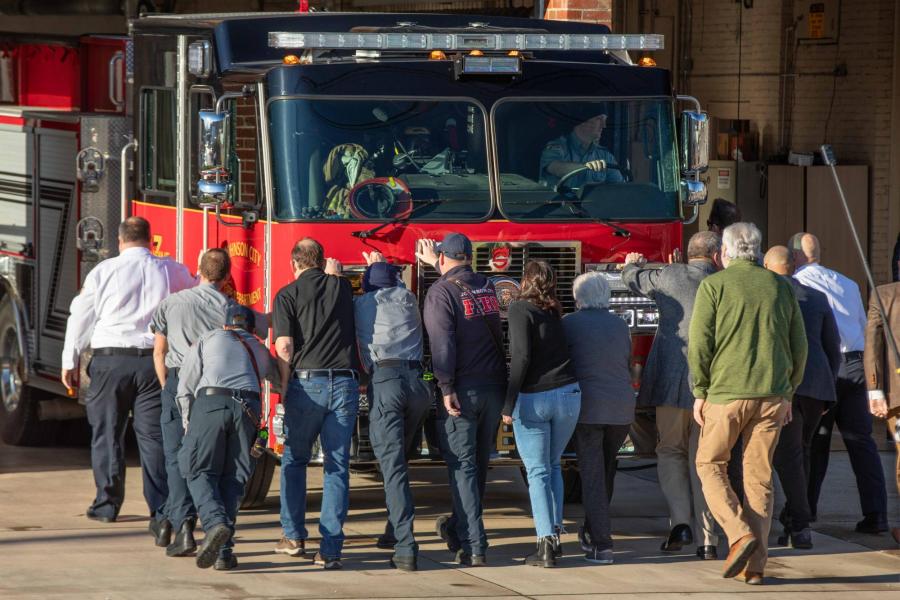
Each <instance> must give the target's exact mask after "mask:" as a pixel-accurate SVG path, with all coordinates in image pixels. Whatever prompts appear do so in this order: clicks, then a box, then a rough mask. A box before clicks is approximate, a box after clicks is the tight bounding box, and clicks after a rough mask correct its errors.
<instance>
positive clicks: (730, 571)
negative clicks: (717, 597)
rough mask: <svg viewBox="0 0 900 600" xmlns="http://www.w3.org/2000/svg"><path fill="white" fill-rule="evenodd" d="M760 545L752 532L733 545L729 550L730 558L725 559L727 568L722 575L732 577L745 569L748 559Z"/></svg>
mask: <svg viewBox="0 0 900 600" xmlns="http://www.w3.org/2000/svg"><path fill="white" fill-rule="evenodd" d="M758 545H759V542H758V541H757V539H756V538H755V537H754V536H753V534H752V533H748V534H747V535H745V536H744V537H742V538H741V539H739V540H738V541H736V542H735V543H733V544H732V545H731V548H730V549H729V550H728V558H726V559H725V570H724V571H722V577H725V578H726V579H730V578H732V577H734V576H735V575H737V574H738V573H740V572H741V571H743V570H744V567H746V566H747V561H748V560H750V556H751V555H752V554H753V552H754V551H755V550H756V547H757V546H758Z"/></svg>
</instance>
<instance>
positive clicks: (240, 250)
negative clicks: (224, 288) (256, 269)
mask: <svg viewBox="0 0 900 600" xmlns="http://www.w3.org/2000/svg"><path fill="white" fill-rule="evenodd" d="M228 254H229V256H232V257H234V256H240V257H241V258H246V259H247V260H249V261H250V262H252V263H253V264H254V265H256V266H259V265H260V264H261V263H262V254H261V253H260V251H259V250H257V249H256V248H254V247H253V246H251V245H249V244H248V243H247V242H229V243H228Z"/></svg>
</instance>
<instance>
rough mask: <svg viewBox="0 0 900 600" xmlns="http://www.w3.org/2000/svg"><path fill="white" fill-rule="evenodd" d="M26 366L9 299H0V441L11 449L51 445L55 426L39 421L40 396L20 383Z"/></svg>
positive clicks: (52, 423)
mask: <svg viewBox="0 0 900 600" xmlns="http://www.w3.org/2000/svg"><path fill="white" fill-rule="evenodd" d="M24 369H25V365H24V364H23V359H22V357H21V356H20V355H19V342H18V337H17V334H16V321H15V317H14V316H13V306H12V299H11V298H10V297H9V296H4V297H3V298H2V299H0V405H2V406H0V438H2V439H3V442H4V443H6V444H9V445H11V446H37V445H43V444H50V443H52V442H53V434H54V433H55V426H56V425H57V423H56V422H53V421H41V420H39V419H38V410H37V408H38V405H37V403H38V401H39V400H40V397H41V392H39V391H38V390H35V389H33V388H30V387H28V386H26V385H24V384H23V383H22V373H23V372H24Z"/></svg>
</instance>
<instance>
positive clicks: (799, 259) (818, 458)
mask: <svg viewBox="0 0 900 600" xmlns="http://www.w3.org/2000/svg"><path fill="white" fill-rule="evenodd" d="M790 247H791V249H792V250H793V251H794V260H795V262H796V264H797V271H796V272H795V273H794V278H796V279H797V280H798V281H799V282H800V283H802V284H803V285H806V286H809V287H811V288H814V289H816V290H819V291H820V292H822V293H824V294H825V296H826V297H827V298H828V303H829V304H830V305H831V310H832V312H833V313H834V319H835V321H837V327H838V333H839V334H840V337H841V353H842V354H843V361H842V362H841V367H840V369H839V370H838V376H837V386H836V387H837V402H836V403H835V404H834V405H833V406H832V407H831V408H830V409H829V410H828V411H826V412H825V414H824V415H823V416H822V420H821V422H820V423H819V429H818V431H817V432H816V436H815V437H814V438H813V442H812V447H811V449H810V462H811V465H810V473H809V507H810V509H811V511H812V514H813V516H815V514H816V505H817V504H818V500H819V492H820V491H821V489H822V481H823V480H824V479H825V471H826V470H827V469H828V457H829V453H830V451H831V431H832V429H833V428H834V425H835V424H837V426H838V429H839V430H840V432H841V437H842V438H843V439H844V445H845V446H846V447H847V454H848V455H849V456H850V465H851V466H852V467H853V473H854V475H855V476H856V488H857V490H858V491H859V501H860V505H861V508H862V513H863V519H862V521H860V522H859V523H857V524H856V530H857V531H859V532H860V533H872V534H877V533H882V532H884V531H887V491H886V487H885V483H884V471H883V469H882V466H881V458H880V457H879V456H878V448H877V446H876V445H875V440H874V439H873V438H872V415H871V414H870V413H869V403H868V398H867V396H866V377H865V370H864V367H863V350H864V349H865V346H866V309H865V307H864V306H863V301H862V297H861V296H860V292H859V286H858V285H856V282H854V281H853V280H852V279H849V278H848V277H845V276H844V275H841V274H840V273H838V272H837V271H833V270H831V269H827V268H825V267H823V266H822V265H821V264H819V259H820V257H821V247H820V245H819V240H818V239H817V238H816V236H814V235H812V234H810V233H798V234H796V235H794V236H793V237H792V238H791V242H790Z"/></svg>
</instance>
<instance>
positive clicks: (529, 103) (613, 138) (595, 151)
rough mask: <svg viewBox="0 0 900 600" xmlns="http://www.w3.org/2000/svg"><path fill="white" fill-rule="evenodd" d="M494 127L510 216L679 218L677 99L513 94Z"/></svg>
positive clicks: (496, 113) (498, 108)
mask: <svg viewBox="0 0 900 600" xmlns="http://www.w3.org/2000/svg"><path fill="white" fill-rule="evenodd" d="M493 130H494V133H495V139H496V144H497V158H498V161H499V168H500V198H501V206H502V208H503V212H504V214H505V215H506V216H507V217H509V218H510V219H514V220H520V221H524V220H565V219H573V220H583V219H595V220H613V221H640V220H646V221H651V220H672V219H677V218H679V215H680V209H679V177H678V161H677V149H676V142H675V125H674V114H673V105H672V101H671V99H655V98H654V99H640V100H634V99H629V100H615V101H612V100H610V101H573V100H565V101H561V100H551V101H547V100H544V101H535V100H534V99H524V98H523V99H519V98H516V99H510V100H507V101H503V102H500V103H498V104H497V105H495V107H494V110H493Z"/></svg>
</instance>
